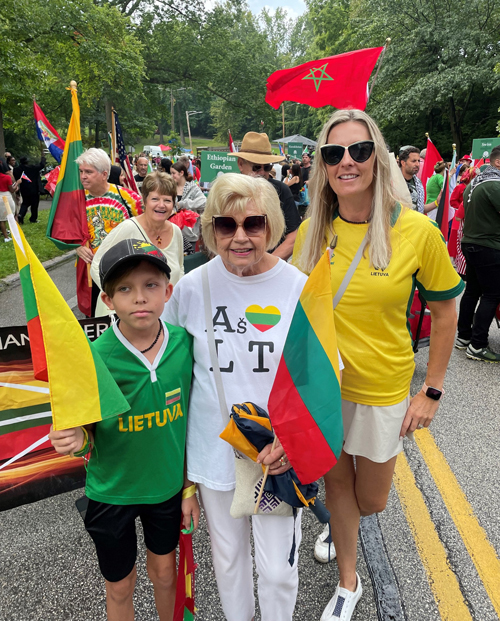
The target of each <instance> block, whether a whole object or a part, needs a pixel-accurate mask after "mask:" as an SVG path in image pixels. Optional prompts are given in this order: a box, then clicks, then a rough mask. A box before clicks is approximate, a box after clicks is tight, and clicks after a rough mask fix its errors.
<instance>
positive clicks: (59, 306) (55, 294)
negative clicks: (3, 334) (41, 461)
mask: <svg viewBox="0 0 500 621" xmlns="http://www.w3.org/2000/svg"><path fill="white" fill-rule="evenodd" d="M8 220H9V225H10V230H11V234H12V238H13V240H14V247H15V251H16V258H17V262H18V265H19V275H20V278H21V284H22V290H23V298H24V306H25V309H26V319H27V321H28V334H29V337H30V346H31V351H32V358H33V367H34V368H36V369H37V373H38V375H35V377H37V378H38V379H43V377H45V378H46V379H47V378H48V382H49V395H50V402H51V409H52V424H53V426H54V429H56V430H58V429H68V428H70V427H78V426H80V425H88V424H90V423H95V422H98V421H100V420H103V419H105V418H110V417H112V416H117V415H119V414H123V413H124V412H126V411H128V410H129V409H130V406H129V404H128V402H127V400H126V399H125V397H124V396H123V395H122V393H121V391H120V389H119V388H118V386H117V385H116V383H115V381H114V379H113V378H112V376H111V374H110V372H109V371H108V369H107V368H106V366H105V365H104V363H103V361H102V360H101V358H100V357H99V354H98V353H97V352H96V351H94V350H93V349H92V347H91V344H90V342H89V340H88V338H87V337H86V336H85V333H84V332H83V330H82V328H81V326H80V324H79V323H78V321H77V319H76V317H75V316H74V314H73V313H72V312H71V309H70V308H69V306H68V305H67V304H66V302H65V300H64V298H63V297H62V295H61V294H60V293H59V290H58V289H57V287H56V286H55V284H54V283H53V282H52V280H51V278H50V276H49V275H48V274H47V272H46V271H45V269H44V267H43V265H42V264H41V263H40V261H39V260H38V258H37V256H36V255H35V254H34V252H33V250H32V249H31V248H30V246H29V244H28V242H27V241H26V239H25V237H24V235H23V232H22V231H21V229H20V228H19V227H18V225H17V223H16V221H15V220H14V217H13V216H12V213H10V210H9V214H8Z"/></svg>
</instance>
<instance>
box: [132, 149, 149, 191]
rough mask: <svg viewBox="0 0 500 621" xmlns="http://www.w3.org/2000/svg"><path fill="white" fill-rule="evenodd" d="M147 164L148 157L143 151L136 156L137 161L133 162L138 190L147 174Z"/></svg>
mask: <svg viewBox="0 0 500 621" xmlns="http://www.w3.org/2000/svg"><path fill="white" fill-rule="evenodd" d="M148 166H149V159H148V157H147V156H146V154H145V153H141V155H139V157H138V158H137V161H136V164H135V167H136V170H137V174H136V175H135V176H134V179H135V182H136V183H137V189H138V190H140V189H141V186H142V182H143V181H144V179H145V178H146V175H147V174H148Z"/></svg>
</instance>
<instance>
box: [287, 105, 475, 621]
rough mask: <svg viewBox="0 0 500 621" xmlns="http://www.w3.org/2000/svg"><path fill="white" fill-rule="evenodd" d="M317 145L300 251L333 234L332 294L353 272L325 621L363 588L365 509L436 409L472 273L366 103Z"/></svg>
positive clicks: (328, 480)
mask: <svg viewBox="0 0 500 621" xmlns="http://www.w3.org/2000/svg"><path fill="white" fill-rule="evenodd" d="M317 153H318V155H320V157H317V158H316V160H317V161H316V164H315V167H314V172H313V174H312V177H311V181H310V183H309V188H310V192H311V197H312V200H311V204H310V208H309V212H308V214H309V216H310V218H309V219H308V220H306V221H305V222H304V223H303V224H302V225H301V227H300V229H299V233H298V235H297V241H296V244H295V248H294V255H293V262H294V264H295V265H298V266H299V267H300V268H301V269H302V270H303V271H304V272H306V273H309V272H311V270H312V269H313V268H314V266H315V264H316V263H317V261H318V260H319V258H320V256H321V253H322V252H323V251H324V249H325V247H326V245H327V244H329V245H332V246H334V250H333V253H334V254H333V257H332V291H333V293H334V294H335V293H336V292H337V291H338V289H339V287H340V284H341V283H342V281H343V280H344V278H346V282H345V283H344V284H346V283H347V288H346V289H345V290H344V294H343V296H342V297H341V298H340V301H339V303H338V305H337V306H336V309H335V324H336V330H337V339H338V343H339V349H340V354H341V356H342V358H343V360H344V364H345V369H344V373H343V378H342V415H343V420H344V447H343V451H342V454H341V457H340V459H339V461H338V463H337V465H336V466H335V467H334V468H333V469H332V470H331V471H330V472H329V473H328V474H327V475H326V476H325V488H326V505H327V508H328V509H329V510H330V513H331V528H332V534H333V542H334V544H335V546H334V548H333V546H329V545H328V543H329V542H328V538H327V536H328V532H325V533H323V534H322V535H321V536H320V537H319V539H318V541H317V542H316V545H315V556H316V558H317V559H318V560H320V561H323V562H327V561H328V560H329V554H328V552H329V548H330V555H331V557H333V558H334V557H335V551H336V556H337V561H338V567H339V573H340V582H339V584H338V586H337V588H336V590H335V592H334V595H333V597H332V599H331V600H330V602H329V603H328V605H327V607H326V608H325V610H324V612H323V615H322V617H321V621H330V620H337V619H342V621H348V620H349V619H351V615H352V613H353V611H354V608H355V606H356V603H357V602H358V600H359V598H360V597H361V592H362V589H361V582H360V579H359V576H358V574H357V573H356V544H357V536H358V527H359V518H360V515H370V514H372V513H375V512H377V511H382V510H383V509H384V508H385V505H386V502H387V497H388V494H389V489H390V487H391V481H392V475H393V472H394V466H395V463H396V456H397V454H398V453H399V452H400V451H402V450H403V438H404V436H405V435H406V434H407V433H412V432H413V431H415V430H416V429H421V428H422V427H428V426H429V425H430V423H431V421H432V419H433V417H434V415H435V414H436V411H437V409H438V407H439V399H440V398H441V395H442V394H443V382H444V376H445V373H446V367H447V365H448V360H449V357H450V353H451V350H452V347H453V341H454V335H455V326H456V321H457V319H456V309H455V300H454V298H455V297H456V296H457V295H458V294H459V293H460V292H461V291H462V289H463V283H462V281H461V280H460V278H459V276H458V275H457V274H456V272H455V271H454V269H453V267H452V265H451V263H450V259H449V256H448V252H447V250H446V245H445V244H444V242H443V238H442V236H441V234H440V232H439V230H438V228H437V227H436V226H435V224H434V223H433V222H431V221H430V220H429V219H428V218H426V217H425V216H424V215H423V214H420V213H418V212H416V211H413V210H412V209H408V208H407V207H406V206H402V205H401V204H400V203H399V202H398V200H397V197H396V196H395V190H394V187H395V184H394V183H393V181H392V175H391V164H390V159H389V153H388V152H387V149H386V146H385V142H384V138H383V136H382V134H381V132H380V130H379V128H378V127H377V126H376V124H375V123H374V122H373V120H372V119H371V118H370V117H369V116H368V115H367V114H365V113H364V112H360V111H358V110H339V111H337V112H335V114H334V115H333V116H332V117H331V118H330V119H329V120H328V122H327V123H326V124H325V126H324V127H323V130H322V132H321V134H320V136H319V139H318V146H317ZM365 244H366V246H365ZM349 268H351V270H349V271H350V273H351V276H350V277H349V276H346V273H347V271H348V269H349ZM415 284H417V285H418V288H419V290H420V291H421V292H422V293H423V294H424V295H425V298H426V300H427V302H428V305H429V308H430V310H431V313H432V332H431V343H430V349H429V364H428V367H427V375H426V379H425V383H424V385H423V386H422V389H421V390H420V391H419V392H418V393H417V394H416V395H415V396H414V397H413V399H410V397H409V392H410V382H411V378H412V375H413V370H414V367H415V364H414V356H413V351H412V343H411V337H410V334H409V332H408V329H407V317H408V309H409V308H410V304H411V300H412V297H413V293H414V289H415ZM354 458H356V462H354Z"/></svg>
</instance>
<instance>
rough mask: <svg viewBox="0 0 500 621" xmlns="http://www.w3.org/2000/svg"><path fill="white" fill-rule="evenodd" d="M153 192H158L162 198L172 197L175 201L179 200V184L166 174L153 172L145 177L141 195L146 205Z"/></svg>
mask: <svg viewBox="0 0 500 621" xmlns="http://www.w3.org/2000/svg"><path fill="white" fill-rule="evenodd" d="M151 192H158V194H160V195H161V196H171V197H172V200H173V201H174V205H175V199H176V198H177V184H176V183H175V181H174V179H173V177H172V175H169V174H168V173H164V172H157V171H155V172H152V173H149V174H148V175H146V176H145V177H144V181H143V182H142V186H141V194H142V198H143V201H144V204H146V200H147V198H148V196H149V195H150V194H151Z"/></svg>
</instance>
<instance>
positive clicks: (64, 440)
mask: <svg viewBox="0 0 500 621" xmlns="http://www.w3.org/2000/svg"><path fill="white" fill-rule="evenodd" d="M84 439H85V436H84V435H83V429H82V428H81V427H73V428H72V429H62V430H61V431H54V429H53V428H52V425H51V426H50V433H49V440H50V441H51V442H52V446H53V447H54V449H55V450H56V451H57V452H58V453H59V454H60V455H69V454H70V453H74V452H75V451H76V452H78V451H79V450H80V449H82V448H83V441H84Z"/></svg>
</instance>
